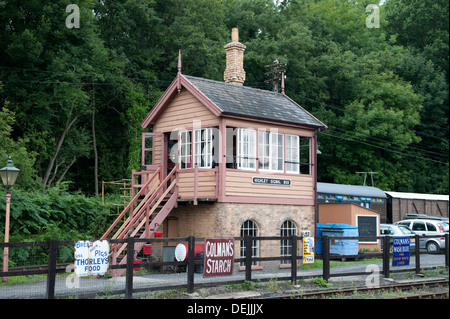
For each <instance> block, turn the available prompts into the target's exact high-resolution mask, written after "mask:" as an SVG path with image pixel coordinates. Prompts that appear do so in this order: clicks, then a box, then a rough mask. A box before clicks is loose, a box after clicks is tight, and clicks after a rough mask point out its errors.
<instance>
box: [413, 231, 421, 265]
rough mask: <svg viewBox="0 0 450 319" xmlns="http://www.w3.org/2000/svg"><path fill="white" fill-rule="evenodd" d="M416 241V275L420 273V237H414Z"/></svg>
mask: <svg viewBox="0 0 450 319" xmlns="http://www.w3.org/2000/svg"><path fill="white" fill-rule="evenodd" d="M414 238H415V239H414V240H415V241H416V247H415V259H416V274H419V273H420V239H419V235H417V234H416V235H415V236H414Z"/></svg>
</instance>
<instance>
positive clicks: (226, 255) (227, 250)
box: [203, 238, 234, 277]
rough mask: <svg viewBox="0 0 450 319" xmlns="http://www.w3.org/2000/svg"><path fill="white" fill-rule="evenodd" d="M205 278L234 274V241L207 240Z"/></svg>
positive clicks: (227, 239)
mask: <svg viewBox="0 0 450 319" xmlns="http://www.w3.org/2000/svg"><path fill="white" fill-rule="evenodd" d="M204 254H205V260H204V267H203V277H214V276H229V275H232V274H233V266H234V239H233V238H206V239H205V253H204Z"/></svg>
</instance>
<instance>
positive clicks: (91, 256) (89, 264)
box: [75, 240, 109, 276]
mask: <svg viewBox="0 0 450 319" xmlns="http://www.w3.org/2000/svg"><path fill="white" fill-rule="evenodd" d="M108 254H109V244H108V241H106V240H102V241H100V240H97V241H94V242H90V241H88V240H86V241H77V242H76V244H75V274H76V275H77V276H92V275H104V274H105V272H106V271H107V270H108Z"/></svg>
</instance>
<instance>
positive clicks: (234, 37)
mask: <svg viewBox="0 0 450 319" xmlns="http://www.w3.org/2000/svg"><path fill="white" fill-rule="evenodd" d="M231 42H239V29H238V28H233V29H231Z"/></svg>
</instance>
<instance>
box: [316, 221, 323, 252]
mask: <svg viewBox="0 0 450 319" xmlns="http://www.w3.org/2000/svg"><path fill="white" fill-rule="evenodd" d="M323 226H325V225H324V224H320V223H317V227H316V229H317V231H316V237H322V228H323ZM322 246H323V241H322V240H317V241H316V254H317V255H322Z"/></svg>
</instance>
